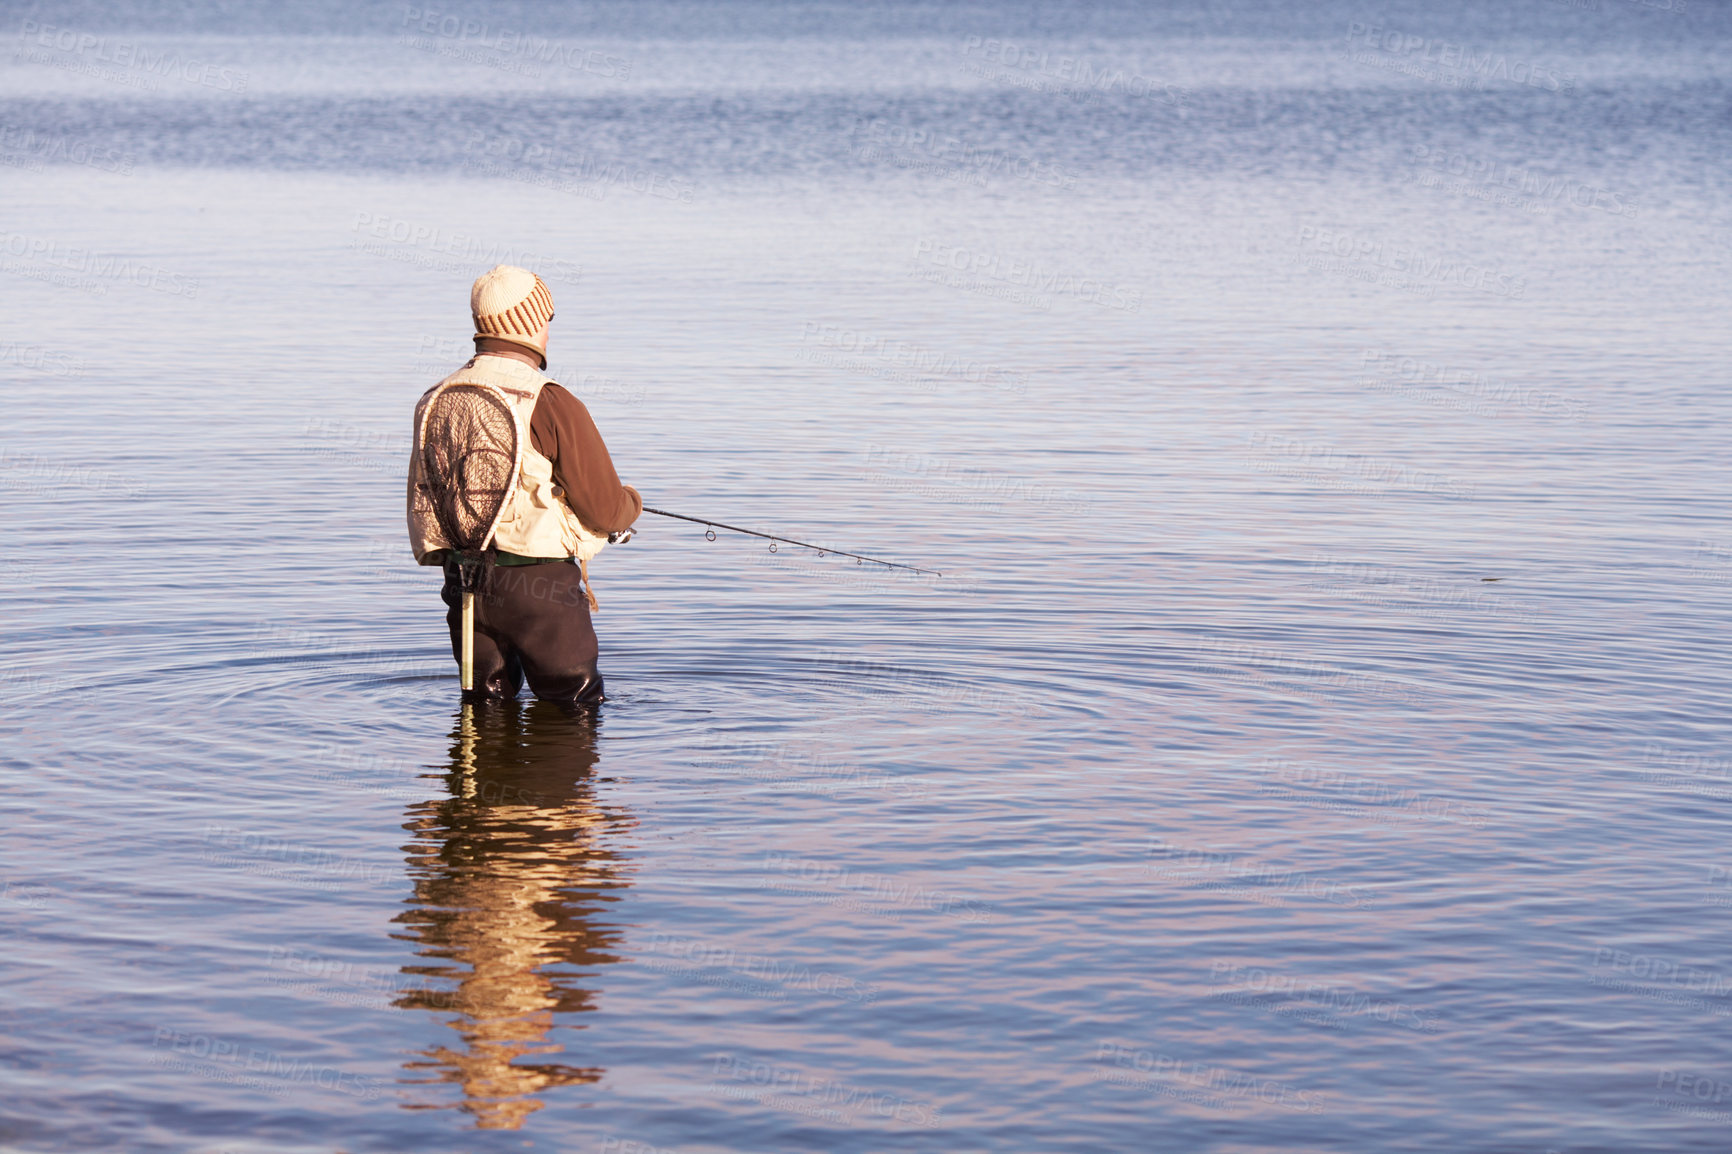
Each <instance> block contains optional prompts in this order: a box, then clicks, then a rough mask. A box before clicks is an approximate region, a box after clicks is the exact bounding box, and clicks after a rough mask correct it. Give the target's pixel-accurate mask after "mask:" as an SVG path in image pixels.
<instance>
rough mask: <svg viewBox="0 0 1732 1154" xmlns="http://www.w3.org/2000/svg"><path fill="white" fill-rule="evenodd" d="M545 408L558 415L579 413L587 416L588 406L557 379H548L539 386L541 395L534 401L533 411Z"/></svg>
mask: <svg viewBox="0 0 1732 1154" xmlns="http://www.w3.org/2000/svg"><path fill="white" fill-rule="evenodd" d="M543 408H546V409H547V410H548V411H549V412H550V413H552V414H554V415H556V416H557V415H559V414H561V413H569V414H571V415H573V416H575V415H577V414H579V413H581V414H583V415H584V416H586V417H587V416H589V408H588V406H586V405H585V404H584V403H583V402H582V401H580V400H578V399H577V397H576V395H575V394H574V393H572V391H571V390H570V389H568V388H566V387H565V386H564V385H562V384H560V383H559V382H558V381H548V382H547V383H546V384H544V385H542V386H541V396H540V397H539V398H538V399H537V400H536V402H535V411H536V412H537V413H539V412H541V410H542V409H543Z"/></svg>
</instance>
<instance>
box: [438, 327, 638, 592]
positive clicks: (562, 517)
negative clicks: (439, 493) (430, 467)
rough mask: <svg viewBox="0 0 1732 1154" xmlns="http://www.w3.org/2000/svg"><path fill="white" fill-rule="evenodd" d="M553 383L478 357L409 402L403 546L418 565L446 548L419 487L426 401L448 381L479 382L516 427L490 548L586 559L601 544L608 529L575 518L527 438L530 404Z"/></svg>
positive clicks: (511, 364)
mask: <svg viewBox="0 0 1732 1154" xmlns="http://www.w3.org/2000/svg"><path fill="white" fill-rule="evenodd" d="M551 383H552V382H551V381H550V380H549V379H548V378H547V377H545V376H543V375H542V374H541V373H539V372H537V371H536V370H535V369H532V368H530V367H529V366H528V365H526V364H524V363H523V362H522V361H518V360H513V359H512V358H510V357H495V356H478V357H476V358H475V359H474V360H473V361H471V362H470V363H469V364H467V365H465V366H464V367H463V368H461V369H458V370H457V371H456V372H454V373H452V374H451V375H450V376H448V377H446V378H445V379H444V380H442V381H440V382H439V383H438V384H437V385H434V386H433V387H432V388H431V389H428V390H427V392H426V393H425V394H424V395H423V396H422V397H421V401H420V403H419V404H417V405H416V406H415V441H414V445H415V447H414V450H413V452H412V453H411V454H410V458H409V546H410V548H412V549H414V551H415V560H416V562H417V563H419V564H422V565H433V564H436V563H437V561H436V559H433V558H429V557H428V554H430V553H432V552H433V551H434V550H437V549H449V548H450V547H451V543H450V542H449V541H447V540H446V539H445V534H444V533H442V532H440V529H439V520H438V518H437V517H435V516H434V515H433V503H432V502H431V501H429V500H428V499H427V497H426V495H425V494H424V493H422V492H421V449H422V443H423V441H422V439H423V437H424V436H425V435H426V433H425V423H424V418H425V417H426V413H427V409H428V406H430V405H431V404H432V403H433V399H434V398H435V397H437V396H438V395H439V394H440V393H441V392H443V391H444V390H445V389H447V388H449V387H451V386H452V385H480V386H482V387H484V388H487V389H489V390H491V391H492V392H493V393H494V394H495V395H497V396H498V397H499V398H500V399H501V400H503V401H504V402H505V403H506V404H508V405H510V406H511V417H512V420H513V421H514V422H515V423H516V425H517V447H518V453H517V456H518V462H519V464H518V467H517V484H516V486H515V488H514V489H513V491H512V494H511V500H510V501H508V502H507V503H506V506H505V509H504V510H503V511H502V512H501V513H500V516H499V524H498V526H497V527H495V529H494V530H493V537H492V541H491V543H492V544H493V546H494V547H495V548H497V549H499V550H500V551H502V552H505V553H516V554H517V555H518V556H520V557H575V558H577V559H578V560H579V561H588V560H589V559H590V558H591V557H594V556H595V555H596V554H597V553H599V552H601V550H602V547H603V546H605V545H606V544H607V534H605V533H592V532H591V531H590V530H589V529H588V528H586V527H585V526H584V524H583V522H582V521H579V520H578V519H577V514H576V513H574V512H572V511H571V506H570V505H567V504H566V503H565V501H564V500H563V497H564V491H563V490H562V489H560V487H559V486H558V485H556V484H554V483H553V462H552V461H550V460H548V459H547V458H546V457H544V456H542V455H541V454H540V453H538V452H536V451H535V446H534V445H533V444H531V443H530V439H529V422H530V418H531V417H532V416H533V415H534V413H535V402H536V401H537V400H539V399H540V397H541V388H542V386H543V385H547V384H551Z"/></svg>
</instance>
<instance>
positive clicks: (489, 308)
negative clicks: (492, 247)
mask: <svg viewBox="0 0 1732 1154" xmlns="http://www.w3.org/2000/svg"><path fill="white" fill-rule="evenodd" d="M469 311H470V313H471V314H473V315H474V317H475V335H476V336H478V337H505V338H506V339H507V340H509V339H511V338H512V337H520V338H521V337H532V336H534V335H535V332H536V330H537V329H539V328H541V326H542V325H544V324H546V323H547V322H548V321H550V320H552V319H553V294H552V293H550V292H548V291H547V283H546V282H545V281H543V280H542V279H541V278H540V277H538V276H536V275H535V274H534V273H532V272H530V271H529V270H528V269H526V268H518V267H516V266H515V265H509V264H502V265H500V266H498V267H497V268H494V269H490V270H488V271H487V272H484V273H482V274H481V275H480V276H479V277H476V278H475V287H474V288H472V289H470V290H469Z"/></svg>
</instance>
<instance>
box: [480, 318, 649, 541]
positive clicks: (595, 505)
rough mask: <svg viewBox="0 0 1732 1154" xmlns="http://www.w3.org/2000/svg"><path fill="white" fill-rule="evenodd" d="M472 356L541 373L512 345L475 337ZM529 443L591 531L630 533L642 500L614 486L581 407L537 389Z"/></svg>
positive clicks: (536, 359)
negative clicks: (506, 359)
mask: <svg viewBox="0 0 1732 1154" xmlns="http://www.w3.org/2000/svg"><path fill="white" fill-rule="evenodd" d="M475 354H476V355H477V356H493V357H510V358H512V359H513V360H518V361H522V362H523V363H524V364H527V365H534V366H535V367H536V368H539V369H545V368H546V367H547V359H546V358H545V357H542V356H540V355H539V354H532V353H531V352H530V351H529V349H528V348H527V347H526V346H524V345H520V344H518V343H517V342H516V341H506V340H500V339H498V338H490V337H477V338H476V339H475ZM529 443H530V444H531V445H534V446H535V451H536V452H538V453H540V454H541V455H542V456H544V457H546V458H547V459H548V460H550V461H552V462H553V483H554V484H556V485H558V486H559V487H560V488H561V489H562V490H564V495H565V503H566V504H567V505H570V506H571V511H572V512H574V513H576V514H577V519H578V520H580V521H582V522H583V523H584V525H585V526H587V527H588V528H589V529H590V531H592V532H595V533H614V532H617V531H619V530H621V529H629V528H631V524H632V522H633V521H636V520H637V519H638V516H639V514H641V513H642V512H643V498H642V497H640V496H638V492H637V490H636V489H634V488H632V487H631V486H630V485H622V484H620V483H619V474H618V473H616V472H614V471H613V458H611V457H609V456H608V455H607V445H606V444H605V443H604V442H603V441H602V439H601V430H600V429H598V428H596V427H595V421H594V420H592V419H591V418H590V415H589V410H588V409H586V408H584V405H583V402H582V401H580V400H578V399H577V398H576V397H574V396H572V395H571V394H570V393H568V392H566V391H565V389H564V388H563V387H561V386H559V385H556V384H551V383H549V384H546V385H543V386H542V388H541V396H540V397H539V398H538V399H537V400H536V402H535V413H534V414H533V415H532V416H531V417H530V418H529Z"/></svg>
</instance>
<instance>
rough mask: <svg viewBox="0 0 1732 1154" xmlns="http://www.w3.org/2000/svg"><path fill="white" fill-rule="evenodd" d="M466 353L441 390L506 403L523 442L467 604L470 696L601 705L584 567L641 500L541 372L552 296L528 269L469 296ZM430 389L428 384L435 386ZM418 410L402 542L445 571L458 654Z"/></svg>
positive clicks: (453, 591) (456, 616)
mask: <svg viewBox="0 0 1732 1154" xmlns="http://www.w3.org/2000/svg"><path fill="white" fill-rule="evenodd" d="M469 310H470V312H471V314H472V315H473V316H474V318H475V356H474V357H472V358H470V360H469V362H468V363H467V364H465V365H464V366H463V367H462V368H461V369H459V370H457V372H455V373H453V374H452V375H451V376H449V377H447V378H446V379H445V381H442V382H440V383H441V384H453V383H468V384H478V385H487V386H491V387H492V388H494V389H497V390H499V391H500V393H502V394H503V395H504V396H505V397H506V398H508V399H509V400H510V402H511V404H512V408H513V410H514V411H515V412H516V413H517V414H518V416H519V419H520V422H521V424H522V425H524V426H526V427H527V429H528V432H529V444H527V445H523V446H521V450H522V467H521V469H520V470H519V471H518V474H517V485H516V490H515V491H514V492H512V493H510V494H508V495H507V496H506V504H505V510H504V513H503V515H502V516H501V518H500V521H499V527H498V529H497V531H496V532H495V534H494V536H493V542H492V544H493V548H494V549H495V550H497V555H496V557H495V558H494V566H495V567H490V568H488V569H485V570H483V572H484V573H485V574H486V578H485V582H484V584H483V585H482V587H481V589H480V591H479V593H478V595H477V596H476V598H475V603H476V604H475V689H474V695H475V696H477V697H482V698H508V697H515V696H516V695H517V692H518V690H519V689H520V688H521V687H522V684H523V681H524V678H525V677H527V678H528V680H529V688H530V689H531V690H532V691H533V692H534V693H535V696H537V697H539V698H541V699H542V700H544V701H564V702H581V703H589V702H596V701H600V700H601V699H602V679H601V673H600V671H599V670H598V669H597V668H596V657H597V655H598V646H597V643H596V638H595V627H594V625H593V624H592V623H591V622H590V617H589V612H590V609H591V607H593V605H594V604H595V598H594V594H593V593H590V592H589V590H588V589H586V588H585V587H584V580H585V578H587V575H588V574H587V572H586V569H585V565H584V563H585V562H587V561H588V559H589V557H591V556H593V555H594V553H595V552H596V551H597V550H598V549H599V548H600V547H601V544H602V543H603V542H604V541H605V540H606V539H607V536H608V534H610V533H617V532H622V531H624V530H626V529H629V528H630V527H631V524H632V522H633V521H636V520H637V518H638V515H639V514H640V513H641V512H642V511H643V498H641V497H639V496H638V493H637V490H636V489H633V488H632V487H631V486H630V485H622V484H620V481H619V475H618V474H617V473H615V472H614V468H613V461H612V460H611V459H610V458H609V457H608V454H607V446H606V445H605V444H603V443H602V439H601V432H600V431H599V430H598V429H597V428H596V427H595V422H594V421H593V420H591V419H590V416H589V410H588V409H586V408H584V405H583V402H582V401H579V400H578V399H577V398H576V397H574V396H572V395H571V394H570V393H568V392H566V391H565V390H564V389H563V388H561V387H560V386H559V385H557V384H555V383H554V382H553V381H552V380H550V379H548V378H547V377H546V376H544V375H543V374H542V372H541V370H543V369H545V368H546V367H547V331H548V326H549V324H550V323H551V322H552V321H553V294H552V293H550V292H549V291H548V288H547V285H546V284H545V283H544V282H543V281H542V279H541V278H540V277H538V276H536V275H535V274H534V273H532V272H530V271H529V270H528V269H522V268H515V267H513V266H511V265H500V266H499V267H498V268H495V269H493V270H492V271H490V272H487V273H483V274H482V275H481V277H480V278H478V279H477V280H476V282H475V285H474V287H473V288H472V289H471V290H470V293H469ZM437 387H438V386H435V388H437ZM432 392H433V390H432V389H430V390H428V393H427V395H424V396H423V397H422V404H421V405H418V406H417V407H416V410H415V434H414V436H415V442H414V444H415V448H414V450H413V451H412V453H411V456H410V462H409V543H410V546H411V547H412V548H413V549H414V551H415V560H416V562H417V563H419V564H422V565H443V566H444V567H445V586H444V588H443V589H441V590H440V596H441V597H442V598H444V601H445V604H446V606H447V607H448V609H447V612H446V614H445V620H446V623H447V624H448V625H449V626H450V629H451V651H452V655H453V656H454V657H459V659H461V658H460V654H461V650H462V629H463V626H462V611H461V609H460V608H459V605H460V603H461V599H462V592H461V583H460V578H459V575H458V566H457V563H456V559H455V558H454V557H453V556H452V551H451V550H450V549H448V548H444V547H442V546H444V545H445V543H446V542H445V537H444V535H443V534H442V532H441V531H440V528H439V525H438V521H437V518H436V517H435V514H434V511H433V506H432V504H431V502H430V501H429V500H428V499H427V496H426V494H425V492H424V491H423V490H424V485H423V484H422V467H423V465H422V460H421V446H420V443H419V437H420V429H421V411H422V406H424V405H425V404H426V402H427V399H428V396H431V394H432Z"/></svg>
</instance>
